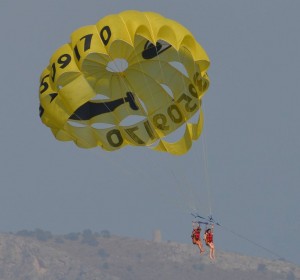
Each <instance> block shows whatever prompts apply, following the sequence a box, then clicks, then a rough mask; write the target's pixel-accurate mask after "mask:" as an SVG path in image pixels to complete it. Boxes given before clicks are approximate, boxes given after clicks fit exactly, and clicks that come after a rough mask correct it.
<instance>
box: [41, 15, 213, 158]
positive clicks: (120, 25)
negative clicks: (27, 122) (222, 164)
mask: <svg viewBox="0 0 300 280" xmlns="http://www.w3.org/2000/svg"><path fill="white" fill-rule="evenodd" d="M208 67H209V58H208V56H207V54H206V53H205V51H204V49H203V48H202V47H201V46H200V45H199V44H198V43H197V42H196V40H195V38H194V37H193V35H192V34H191V33H190V32H189V31H188V30H187V29H186V28H184V27H183V26H182V25H180V24H179V23H177V22H175V21H173V20H170V19H167V18H164V17H162V16H161V15H159V14H157V13H153V12H139V11H124V12H122V13H120V14H116V15H109V16H106V17H104V18H103V19H101V20H100V21H99V22H97V23H96V25H90V26H84V27H81V28H79V29H78V30H76V31H74V32H73V33H72V34H71V40H70V42H69V43H67V44H65V45H63V46H61V47H60V48H59V49H58V50H56V52H55V53H54V54H53V55H52V57H51V58H50V63H49V65H48V67H47V68H46V69H45V70H44V71H43V72H42V74H41V78H40V94H39V97H40V117H41V120H42V122H43V123H44V124H45V125H46V126H48V127H50V129H51V131H52V133H53V134H54V136H55V137H56V138H57V139H58V140H61V141H74V142H75V143H76V145H77V146H79V147H82V148H92V147H97V146H99V147H101V148H103V149H104V150H107V151H114V150H117V149H120V148H122V147H124V146H126V145H132V146H148V147H151V148H152V149H154V150H156V151H165V152H169V153H172V154H175V155H181V154H184V153H186V152H187V151H188V150H189V149H190V147H191V146H192V141H193V140H196V139H198V138H199V136H200V134H201V130H202V126H203V115H202V112H201V98H202V96H203V94H204V93H205V91H206V90H207V88H208V86H209V79H208V76H207V73H206V70H207V69H208ZM196 113H197V114H198V115H199V118H198V121H197V122H196V123H189V120H190V119H191V118H192V117H193V116H194V115H197V114H196ZM182 126H184V127H185V132H184V133H183V134H182V135H181V136H180V138H179V139H178V140H176V141H175V142H168V141H166V140H165V138H166V137H167V136H168V135H169V134H171V133H174V132H176V131H177V129H178V128H179V127H182Z"/></svg>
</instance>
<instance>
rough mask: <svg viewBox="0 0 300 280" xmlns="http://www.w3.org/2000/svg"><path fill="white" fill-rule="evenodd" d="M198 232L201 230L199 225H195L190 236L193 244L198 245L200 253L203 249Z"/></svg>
mask: <svg viewBox="0 0 300 280" xmlns="http://www.w3.org/2000/svg"><path fill="white" fill-rule="evenodd" d="M200 232H201V227H200V226H199V225H198V226H197V227H195V228H194V229H193V232H192V235H191V237H192V242H193V244H195V245H197V246H198V247H199V250H200V254H202V253H204V252H205V250H204V249H203V245H202V242H201V235H200Z"/></svg>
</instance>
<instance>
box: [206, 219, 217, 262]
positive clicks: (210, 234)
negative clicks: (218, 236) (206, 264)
mask: <svg viewBox="0 0 300 280" xmlns="http://www.w3.org/2000/svg"><path fill="white" fill-rule="evenodd" d="M204 241H205V244H206V245H207V246H208V247H209V257H210V259H211V260H214V259H215V245H214V225H212V226H211V228H208V229H207V230H206V231H205V233H204Z"/></svg>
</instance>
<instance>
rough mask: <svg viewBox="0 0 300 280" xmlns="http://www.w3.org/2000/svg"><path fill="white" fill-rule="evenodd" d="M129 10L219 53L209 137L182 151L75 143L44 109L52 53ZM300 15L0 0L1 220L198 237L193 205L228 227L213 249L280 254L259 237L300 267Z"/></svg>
mask: <svg viewBox="0 0 300 280" xmlns="http://www.w3.org/2000/svg"><path fill="white" fill-rule="evenodd" d="M127 9H136V10H141V11H155V12H158V13H161V14H162V15H164V16H166V17H169V18H172V19H174V20H176V21H178V22H180V23H181V24H183V25H184V26H186V27H187V28H188V29H189V30H190V31H191V32H192V33H193V34H194V36H195V37H196V38H197V40H198V41H199V42H200V44H201V45H202V46H203V47H204V48H205V50H206V51H207V53H208V55H209V57H210V59H211V67H210V69H209V72H208V73H209V76H210V79H211V86H210V89H209V91H208V92H207V94H206V96H205V97H204V111H205V135H204V136H205V142H203V140H204V137H202V138H201V140H199V141H198V142H197V143H195V144H194V146H193V148H192V150H191V151H190V153H188V154H187V155H185V156H183V157H171V156H169V155H167V154H161V153H155V152H153V151H151V150H149V149H134V148H126V149H124V150H121V151H118V152H115V153H107V152H104V151H102V150H100V149H92V150H84V149H80V148H77V147H76V146H75V145H74V144H73V143H71V142H68V143H63V142H59V141H57V140H55V138H54V137H53V136H52V134H51V132H50V130H49V129H48V128H47V127H46V126H44V125H43V124H42V123H41V121H40V119H39V116H38V107H39V100H38V90H39V76H40V74H41V71H42V70H43V69H44V68H45V67H46V66H47V64H48V60H49V58H50V56H51V55H52V53H53V52H54V51H55V50H56V49H57V48H58V47H60V46H61V45H62V44H64V43H66V42H68V41H69V36H70V34H71V33H72V32H73V31H74V30H75V29H77V28H79V27H80V26H83V25H90V24H95V23H96V22H97V21H98V20H99V19H100V18H102V17H104V16H105V15H107V14H110V13H118V12H120V11H123V10H127ZM299 14H300V1H298V0H285V1H283V0H252V1H248V0H247V1H246V0H228V1H221V0H219V1H216V0H210V1H207V0H203V1H202V0H188V1H179V0H172V1H167V0H161V1H155V0H154V1H137V0H135V1H134V0H129V1H128V0H127V1H124V0H118V1H117V0H115V1H112V0H105V1H104V0H103V1H100V0H98V1H96V0H85V1H79V0H72V1H69V0H52V1H44V0H26V1H23V0H15V1H11V0H1V4H0V23H1V24H0V30H1V37H2V38H1V47H0V56H1V66H2V67H1V68H0V71H1V76H0V77H1V103H0V116H1V120H2V122H1V130H0V139H1V146H0V155H1V162H0V164H1V166H0V178H1V179H0V180H1V181H0V187H1V195H0V221H1V223H0V230H1V231H2V232H8V231H18V230H22V229H28V230H34V229H36V228H41V229H44V230H50V231H51V232H53V233H69V232H78V231H82V230H84V229H91V230H93V231H98V232H100V231H101V230H104V229H107V230H110V231H111V232H112V233H113V234H117V235H122V236H130V237H138V238H141V239H151V238H152V232H153V231H154V230H155V229H160V230H161V231H162V237H163V239H164V240H172V241H176V242H184V243H190V242H191V240H190V233H191V221H192V220H193V218H192V216H191V215H190V210H191V207H193V204H192V203H196V204H195V206H196V207H197V209H198V211H199V214H201V215H203V216H207V215H208V214H209V213H210V210H209V209H210V207H211V209H212V213H213V215H214V217H215V219H217V220H218V221H219V222H220V223H221V224H223V227H218V228H217V229H216V233H215V240H216V241H215V242H216V246H217V248H218V249H220V250H224V251H234V252H239V253H242V254H246V255H254V256H264V257H268V258H276V256H274V255H271V254H269V253H268V252H267V251H266V250H263V249H261V248H260V247H258V246H256V245H253V244H252V243H251V242H256V243H258V244H261V245H262V246H263V247H265V248H267V249H269V250H271V251H274V252H275V253H276V254H277V255H279V256H281V257H284V258H286V259H287V260H289V261H292V262H294V263H297V264H300V253H299V245H300V215H299V214H300V213H299V212H300V211H299V209H300V207H299V200H300V189H299V185H300V165H299V161H300V125H299V122H300V116H299V106H300V97H299V73H300V72H299V65H300V55H299V51H300V36H299V28H300V19H299ZM205 162H206V163H207V170H206V168H205V164H204V163H205ZM231 231H234V232H236V233H238V234H239V235H241V236H242V237H245V238H248V239H249V240H250V241H251V242H249V241H246V240H245V239H241V238H240V237H238V236H237V235H235V234H233V233H232V232H231Z"/></svg>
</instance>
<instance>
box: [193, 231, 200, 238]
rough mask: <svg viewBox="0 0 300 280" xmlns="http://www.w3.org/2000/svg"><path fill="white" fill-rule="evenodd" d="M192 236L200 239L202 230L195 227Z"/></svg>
mask: <svg viewBox="0 0 300 280" xmlns="http://www.w3.org/2000/svg"><path fill="white" fill-rule="evenodd" d="M192 238H193V239H195V240H199V239H200V230H197V229H194V230H193V233H192Z"/></svg>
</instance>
